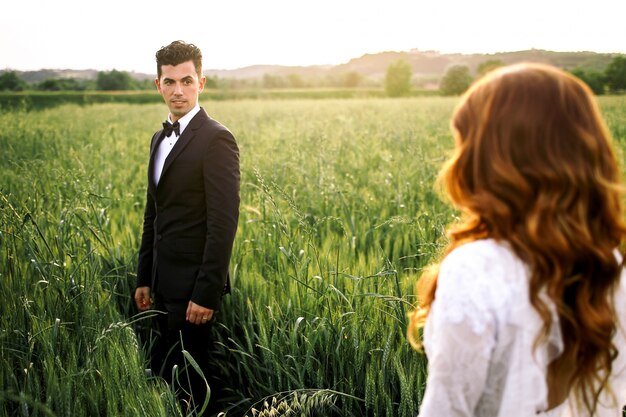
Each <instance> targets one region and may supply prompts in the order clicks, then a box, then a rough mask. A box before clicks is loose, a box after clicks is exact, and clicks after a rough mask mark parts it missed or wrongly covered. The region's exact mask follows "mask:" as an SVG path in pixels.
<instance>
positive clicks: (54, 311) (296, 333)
mask: <svg viewBox="0 0 626 417" xmlns="http://www.w3.org/2000/svg"><path fill="white" fill-rule="evenodd" d="M455 102H456V99H444V98H435V97H431V98H407V99H395V100H391V99H353V100H275V101H270V100H266V101H261V100H258V101H255V100H242V101H223V102H204V103H202V104H203V105H204V107H205V108H206V109H207V111H208V112H209V114H211V115H212V116H213V117H215V118H216V119H218V120H220V121H221V122H223V123H224V124H226V125H227V126H229V127H230V128H231V130H232V131H233V133H234V134H235V136H236V137H237V139H238V141H239V145H240V151H241V164H242V165H241V168H242V185H241V197H242V205H241V216H240V224H239V231H238V234H237V238H236V241H235V247H234V253H233V258H232V264H231V267H232V273H231V279H232V284H233V294H231V295H230V296H229V297H227V299H226V302H225V304H224V306H223V310H222V311H221V312H220V314H219V320H218V325H217V327H216V333H217V335H216V337H217V338H218V340H219V343H218V344H217V346H216V349H217V352H216V355H218V356H219V357H221V358H222V360H221V361H220V366H221V368H222V370H221V372H222V374H223V375H225V376H226V379H227V380H228V381H229V383H228V386H227V387H225V389H224V394H223V398H221V399H220V402H221V403H222V404H223V406H224V410H228V413H227V415H228V416H243V415H249V416H252V415H263V416H265V415H289V413H288V412H287V411H286V410H288V409H290V408H291V409H292V410H294V413H295V414H292V415H311V416H331V415H340V416H388V417H391V416H402V417H408V416H415V415H416V414H417V409H418V405H419V402H420V398H421V394H422V391H423V385H424V381H425V359H424V357H423V356H422V355H420V354H419V353H417V352H415V351H412V350H411V349H410V347H409V346H408V344H407V342H406V340H405V337H404V333H405V329H406V313H407V312H408V310H409V309H410V308H411V304H412V303H413V302H414V298H413V295H412V294H413V285H414V283H415V281H416V279H417V277H418V276H419V274H420V270H421V269H422V268H423V267H424V266H425V265H427V264H428V263H429V262H431V261H433V260H434V259H435V258H436V256H437V254H438V251H439V250H440V248H441V246H442V245H443V244H444V234H443V231H444V228H445V226H446V225H447V224H448V223H450V222H451V221H454V218H455V212H454V211H453V210H452V209H451V208H449V207H448V206H447V205H446V204H445V203H444V202H442V201H441V200H440V198H439V197H438V194H437V192H436V190H435V188H434V180H435V178H436V174H437V171H438V169H439V168H440V166H441V164H442V162H443V160H444V158H445V157H446V155H448V154H449V152H450V150H451V149H452V139H451V137H450V134H449V128H448V119H449V117H450V114H451V112H452V109H453V106H454V104H455ZM601 104H602V106H603V109H604V111H605V116H606V120H607V122H608V124H609V127H610V129H611V131H612V132H613V134H614V136H615V138H616V139H617V141H616V142H617V143H618V145H619V147H620V148H621V149H623V148H624V147H626V124H625V123H624V120H626V99H625V98H623V97H622V98H619V97H605V98H602V101H601ZM165 115H166V108H165V106H164V105H162V104H145V105H131V104H119V103H118V104H98V105H92V106H85V107H79V106H76V105H64V106H60V107H55V108H52V109H46V110H42V111H38V112H21V111H15V112H6V111H5V112H4V113H2V114H0V125H1V126H2V129H1V130H0V155H2V156H1V161H2V163H1V165H0V178H1V180H0V281H1V286H0V349H1V350H0V415H3V416H169V415H179V410H178V408H177V406H176V401H175V398H174V396H173V395H172V393H171V392H170V391H169V390H168V388H167V385H166V384H165V382H164V381H161V380H158V379H156V378H150V377H149V376H147V375H146V373H145V372H144V368H145V367H146V357H145V354H144V352H143V349H142V339H141V338H139V339H138V338H137V334H142V329H144V328H145V327H146V325H147V323H148V320H149V317H148V316H149V314H147V315H146V314H143V315H137V314H136V312H135V311H134V310H133V308H132V303H131V299H130V294H131V292H132V290H133V286H134V280H135V267H136V262H137V250H138V245H139V238H140V234H141V230H140V227H141V224H142V215H143V205H144V197H145V186H146V166H147V159H148V146H149V140H150V136H151V133H152V132H153V131H154V130H155V129H156V128H157V127H158V126H159V124H160V122H161V121H162V120H163V119H164V117H165ZM622 159H623V158H622ZM265 402H267V404H264V403H265ZM253 408H254V409H256V410H265V411H263V412H261V413H257V412H255V411H253V410H252V409H253ZM271 409H273V410H274V414H270V412H269V410H271ZM296 410H299V411H296ZM307 413H308V414H307Z"/></svg>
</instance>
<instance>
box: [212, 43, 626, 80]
mask: <svg viewBox="0 0 626 417" xmlns="http://www.w3.org/2000/svg"><path fill="white" fill-rule="evenodd" d="M617 55H620V54H600V53H596V52H553V51H545V50H540V49H531V50H528V51H518V52H500V53H495V54H471V55H464V54H440V53H438V52H436V51H419V50H411V51H408V52H406V51H405V52H397V51H389V52H380V53H377V54H366V55H363V56H361V57H359V58H354V59H351V60H350V61H349V62H347V63H345V64H341V65H335V66H308V67H290V66H280V65H254V66H250V67H245V68H238V69H234V70H207V71H205V75H207V76H217V77H220V78H236V79H246V78H248V79H250V78H252V79H256V78H262V77H263V75H265V74H268V75H288V74H298V75H300V76H302V77H303V78H307V77H323V76H324V75H327V74H341V73H348V72H358V73H360V74H362V75H364V76H366V77H369V78H372V79H380V78H383V77H384V76H385V73H386V71H387V67H388V66H389V64H391V63H392V62H394V61H397V60H398V59H404V60H405V61H407V62H408V63H409V64H410V65H411V68H412V69H413V76H414V77H418V78H419V77H426V78H429V77H434V78H439V77H441V76H443V75H444V74H445V73H446V71H447V70H448V68H450V67H451V66H453V65H466V66H468V67H469V68H470V71H472V72H475V71H476V67H478V65H479V64H480V63H482V62H484V61H488V60H500V61H502V62H504V63H505V64H512V63H516V62H522V61H534V62H542V63H546V64H552V65H555V66H557V67H561V68H564V69H574V68H577V67H579V68H582V69H585V70H596V71H603V70H604V69H605V68H606V66H607V65H608V64H609V62H611V60H612V59H613V57H615V56H617Z"/></svg>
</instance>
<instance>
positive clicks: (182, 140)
mask: <svg viewBox="0 0 626 417" xmlns="http://www.w3.org/2000/svg"><path fill="white" fill-rule="evenodd" d="M207 118H208V116H207V114H206V112H205V111H204V109H202V108H200V111H199V112H198V114H196V115H195V116H194V117H193V118H192V119H191V120H190V121H189V125H187V128H186V129H185V131H184V132H183V133H182V134H181V135H180V137H179V138H178V140H177V141H176V144H174V147H173V148H172V150H171V151H170V154H169V155H168V156H167V158H165V163H164V164H163V171H161V178H163V176H164V175H166V174H167V169H168V168H169V167H170V165H172V162H173V161H174V160H175V159H176V158H177V157H178V155H180V154H181V152H182V151H183V150H184V149H185V148H186V147H187V145H188V144H189V142H191V139H193V137H194V136H195V135H196V130H198V129H199V128H200V127H201V126H202V123H203V122H204V121H205V120H206V119H207ZM159 182H160V181H159Z"/></svg>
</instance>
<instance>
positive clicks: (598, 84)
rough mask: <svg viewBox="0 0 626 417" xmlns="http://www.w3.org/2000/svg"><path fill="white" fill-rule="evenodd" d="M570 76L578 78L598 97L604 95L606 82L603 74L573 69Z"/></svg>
mask: <svg viewBox="0 0 626 417" xmlns="http://www.w3.org/2000/svg"><path fill="white" fill-rule="evenodd" d="M571 73H572V75H574V76H575V77H578V78H580V79H581V80H582V81H583V82H584V83H585V84H587V85H588V86H589V88H591V91H593V92H594V93H595V94H597V95H600V94H604V86H605V84H606V80H605V77H604V74H602V73H601V72H598V71H592V70H588V71H585V70H584V69H582V68H575V69H573V70H572V71H571Z"/></svg>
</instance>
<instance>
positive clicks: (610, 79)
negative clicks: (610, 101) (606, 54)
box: [604, 55, 626, 93]
mask: <svg viewBox="0 0 626 417" xmlns="http://www.w3.org/2000/svg"><path fill="white" fill-rule="evenodd" d="M604 76H605V78H606V84H607V85H608V87H609V90H610V91H611V92H612V93H617V92H618V91H624V90H626V56H621V55H620V56H616V57H615V58H613V60H612V61H611V62H610V63H609V65H608V66H607V67H606V70H605V72H604Z"/></svg>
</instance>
